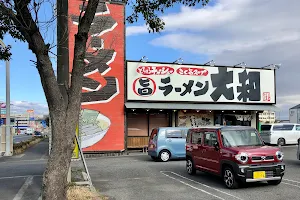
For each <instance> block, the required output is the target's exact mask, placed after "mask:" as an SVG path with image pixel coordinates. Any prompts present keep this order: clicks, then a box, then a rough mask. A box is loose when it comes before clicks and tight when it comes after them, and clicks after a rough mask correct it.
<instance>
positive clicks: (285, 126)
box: [273, 124, 294, 131]
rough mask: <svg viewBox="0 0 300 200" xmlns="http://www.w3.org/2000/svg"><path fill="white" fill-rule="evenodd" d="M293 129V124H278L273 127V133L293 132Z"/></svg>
mask: <svg viewBox="0 0 300 200" xmlns="http://www.w3.org/2000/svg"><path fill="white" fill-rule="evenodd" d="M293 128H294V125H293V124H282V125H281V124H278V125H274V126H273V131H291V130H293Z"/></svg>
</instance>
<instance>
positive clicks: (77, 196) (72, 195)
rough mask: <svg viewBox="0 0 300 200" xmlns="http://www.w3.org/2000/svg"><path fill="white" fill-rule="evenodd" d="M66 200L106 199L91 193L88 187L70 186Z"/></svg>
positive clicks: (93, 192) (94, 192) (106, 199)
mask: <svg viewBox="0 0 300 200" xmlns="http://www.w3.org/2000/svg"><path fill="white" fill-rule="evenodd" d="M67 200H108V198H107V197H104V196H102V195H100V194H98V193H97V192H96V191H92V190H91V189H90V188H89V187H86V186H74V185H70V186H69V188H68V191H67Z"/></svg>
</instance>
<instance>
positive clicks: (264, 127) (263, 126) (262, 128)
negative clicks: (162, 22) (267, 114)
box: [260, 125, 272, 131]
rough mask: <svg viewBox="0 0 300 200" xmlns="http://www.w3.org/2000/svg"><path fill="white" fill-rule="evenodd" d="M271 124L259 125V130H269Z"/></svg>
mask: <svg viewBox="0 0 300 200" xmlns="http://www.w3.org/2000/svg"><path fill="white" fill-rule="evenodd" d="M271 127H272V125H261V126H260V130H261V131H269V130H271Z"/></svg>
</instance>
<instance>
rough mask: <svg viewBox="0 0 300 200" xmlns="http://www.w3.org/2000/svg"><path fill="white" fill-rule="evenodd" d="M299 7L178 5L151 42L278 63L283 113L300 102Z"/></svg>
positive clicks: (292, 2) (243, 0) (253, 62)
mask: <svg viewBox="0 0 300 200" xmlns="http://www.w3.org/2000/svg"><path fill="white" fill-rule="evenodd" d="M299 7H300V1H298V0H289V1H288V3H286V2H285V1H282V0H272V1H270V0H217V1H216V4H214V5H211V6H207V7H205V8H199V9H197V8H186V7H182V8H181V10H180V12H178V13H172V14H168V15H165V16H163V19H164V21H165V22H166V27H165V30H164V32H163V34H162V36H159V37H157V38H156V39H154V40H152V41H150V44H152V45H154V46H158V47H169V48H172V49H176V50H179V51H185V52H188V53H193V54H196V55H197V54H198V55H205V56H207V57H209V59H214V60H215V62H216V64H219V65H234V64H237V63H240V62H245V63H246V64H247V66H257V67H261V66H265V65H268V64H272V63H281V64H282V67H281V68H280V69H279V70H277V73H276V89H277V90H276V92H277V99H278V103H277V106H279V107H280V108H281V109H282V112H285V113H287V112H288V108H289V107H292V106H294V105H297V104H299V103H300V89H299V86H298V84H297V82H298V79H299V78H298V77H299V74H300V68H299V63H300V57H299V55H298V54H299V53H298V52H299V46H300V24H299V22H298V20H299V19H300V12H299V11H298V10H299ZM128 28H129V29H130V27H128ZM142 28H145V27H144V26H140V27H137V26H136V27H134V28H131V29H132V30H131V32H130V33H131V35H133V32H134V31H133V30H139V31H136V32H135V34H141V33H147V32H146V31H144V32H143V31H141V30H142ZM183 59H184V58H183ZM284 116H288V115H286V114H285V115H284Z"/></svg>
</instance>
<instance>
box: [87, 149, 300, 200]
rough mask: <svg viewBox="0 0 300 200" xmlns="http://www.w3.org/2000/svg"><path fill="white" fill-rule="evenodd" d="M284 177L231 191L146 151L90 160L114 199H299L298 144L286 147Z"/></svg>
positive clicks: (101, 186) (92, 169) (218, 181)
mask: <svg viewBox="0 0 300 200" xmlns="http://www.w3.org/2000/svg"><path fill="white" fill-rule="evenodd" d="M282 150H283V152H284V154H285V157H284V162H285V163H286V165H287V166H286V174H285V176H284V180H283V181H282V183H281V184H280V185H278V186H270V185H268V184H266V183H251V184H248V185H246V186H245V187H242V188H239V189H236V190H229V189H227V188H225V187H224V186H223V182H222V180H221V179H219V178H218V177H214V176H211V175H208V174H206V173H202V172H197V174H196V175H195V176H189V175H188V174H187V173H186V171H185V161H184V160H177V161H169V162H167V163H162V162H154V161H152V160H151V159H150V157H148V156H147V155H146V154H144V155H129V156H122V157H103V158H96V159H87V165H88V168H89V171H90V174H91V177H92V181H93V184H94V186H95V187H96V188H97V189H98V190H99V191H100V192H101V193H102V194H104V195H107V196H108V197H110V199H113V200H141V199H143V200H147V199H149V200H156V199H157V200H159V199H164V200H167V199H172V200H176V199H178V200H182V199H185V200H188V199H193V200H194V199H205V200H215V199H222V200H229V199H230V200H232V199H239V200H244V199H245V200H258V199H264V200H268V199H270V200H271V199H272V200H275V199H278V200H282V199H289V198H290V199H299V197H300V161H299V160H297V159H296V150H297V147H296V146H288V147H283V149H282Z"/></svg>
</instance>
